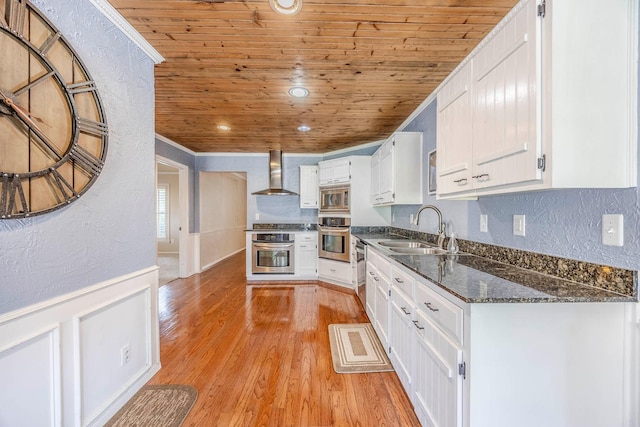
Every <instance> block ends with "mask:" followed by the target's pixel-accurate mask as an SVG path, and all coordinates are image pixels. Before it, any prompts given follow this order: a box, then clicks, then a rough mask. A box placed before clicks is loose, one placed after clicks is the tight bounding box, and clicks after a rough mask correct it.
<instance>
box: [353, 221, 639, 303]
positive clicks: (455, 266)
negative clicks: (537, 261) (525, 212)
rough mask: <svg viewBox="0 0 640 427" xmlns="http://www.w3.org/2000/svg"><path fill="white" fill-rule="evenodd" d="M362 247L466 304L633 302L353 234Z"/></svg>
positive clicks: (474, 259) (476, 259)
mask: <svg viewBox="0 0 640 427" xmlns="http://www.w3.org/2000/svg"><path fill="white" fill-rule="evenodd" d="M355 236H356V237H358V238H360V239H361V240H363V241H364V242H365V243H366V244H368V245H370V246H372V247H373V248H375V249H377V250H378V251H379V252H381V253H383V254H385V255H386V256H388V257H389V258H391V259H393V260H395V261H397V262H398V263H400V264H402V265H404V266H405V267H407V268H408V269H409V270H411V271H413V272H415V273H417V274H418V275H420V276H422V277H424V278H426V279H428V280H430V281H431V282H433V283H435V284H436V285H438V286H440V287H441V288H442V289H444V290H445V291H447V292H449V293H450V294H452V295H454V296H455V297H457V298H459V299H461V300H462V301H464V302H467V303H548V302H560V303H569V302H633V301H635V299H634V298H633V297H630V296H626V295H623V294H619V293H617V292H613V291H608V290H604V289H601V288H596V287H594V286H589V285H587V284H580V283H576V282H573V281H570V280H565V279H561V278H558V277H554V276H549V275H546V274H541V273H537V272H534V271H531V270H526V269H523V268H519V267H514V266H511V265H508V264H503V263H500V262H497V261H493V260H490V259H488V258H483V257H480V256H477V255H471V254H466V253H458V254H455V255H451V254H447V255H396V254H393V253H392V252H391V251H390V250H388V249H387V248H385V247H383V246H381V245H378V244H377V243H376V241H379V240H388V239H406V238H405V237H401V236H394V235H390V234H380V233H355Z"/></svg>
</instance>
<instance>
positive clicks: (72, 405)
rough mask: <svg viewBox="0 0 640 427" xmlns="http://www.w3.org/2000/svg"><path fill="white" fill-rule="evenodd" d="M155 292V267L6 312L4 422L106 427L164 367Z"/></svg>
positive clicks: (1, 335) (0, 332) (0, 380)
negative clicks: (124, 356) (125, 358)
mask: <svg viewBox="0 0 640 427" xmlns="http://www.w3.org/2000/svg"><path fill="white" fill-rule="evenodd" d="M157 290H158V271H157V267H150V268H146V269H144V270H140V271H137V272H134V273H131V274H127V275H125V276H121V277H117V278H114V279H111V280H108V281H105V282H102V283H98V284H95V285H92V286H88V287H86V288H83V289H80V290H78V291H75V292H72V293H70V294H67V295H62V296H60V297H57V298H54V299H51V300H48V301H44V302H41V303H38V304H34V305H33V306H29V307H25V308H22V309H19V310H16V311H13V312H9V313H6V314H3V315H0V426H1V427H4V426H54V427H59V426H65V427H66V426H73V427H80V426H88V425H89V426H102V425H104V424H105V423H106V422H107V421H108V420H109V418H110V417H111V416H113V414H115V413H116V412H117V411H118V409H120V408H121V407H122V406H123V405H124V404H125V403H126V401H127V400H128V399H129V398H131V396H133V395H134V394H135V392H136V391H138V390H139V389H140V388H141V387H142V386H143V385H144V384H145V383H146V382H147V381H148V380H149V379H151V377H152V376H153V375H154V374H155V373H156V372H157V371H158V370H159V369H160V343H159V341H160V340H159V331H158V292H157ZM127 344H128V345H129V349H130V350H129V362H128V363H126V364H125V365H123V366H120V365H121V348H122V347H123V346H124V345H127Z"/></svg>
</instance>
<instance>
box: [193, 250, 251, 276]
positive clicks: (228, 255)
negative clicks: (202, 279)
mask: <svg viewBox="0 0 640 427" xmlns="http://www.w3.org/2000/svg"><path fill="white" fill-rule="evenodd" d="M242 251H244V248H240V249H238V250H237V251H235V252H231V253H230V254H227V255H225V256H223V257H222V258H219V259H217V260H215V261H213V262H210V263H209V264H207V265H205V266H204V267H202V271H206V270H208V269H210V268H211V267H213V266H214V265H216V264H217V263H219V262H221V261H224V260H225V259H227V258H229V257H232V256H234V255H235V254H237V253H239V252H242ZM202 271H201V272H202Z"/></svg>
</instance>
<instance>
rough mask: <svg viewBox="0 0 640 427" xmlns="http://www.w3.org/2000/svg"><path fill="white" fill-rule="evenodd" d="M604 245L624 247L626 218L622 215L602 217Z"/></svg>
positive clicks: (605, 215)
mask: <svg viewBox="0 0 640 427" xmlns="http://www.w3.org/2000/svg"><path fill="white" fill-rule="evenodd" d="M602 244H603V245H606V246H624V217H623V216H622V215H614V214H604V215H602Z"/></svg>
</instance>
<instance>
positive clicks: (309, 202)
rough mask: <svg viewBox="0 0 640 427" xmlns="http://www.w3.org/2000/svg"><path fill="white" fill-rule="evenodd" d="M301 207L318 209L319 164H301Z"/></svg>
mask: <svg viewBox="0 0 640 427" xmlns="http://www.w3.org/2000/svg"><path fill="white" fill-rule="evenodd" d="M300 208H301V209H318V166H315V165H302V166H300Z"/></svg>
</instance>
